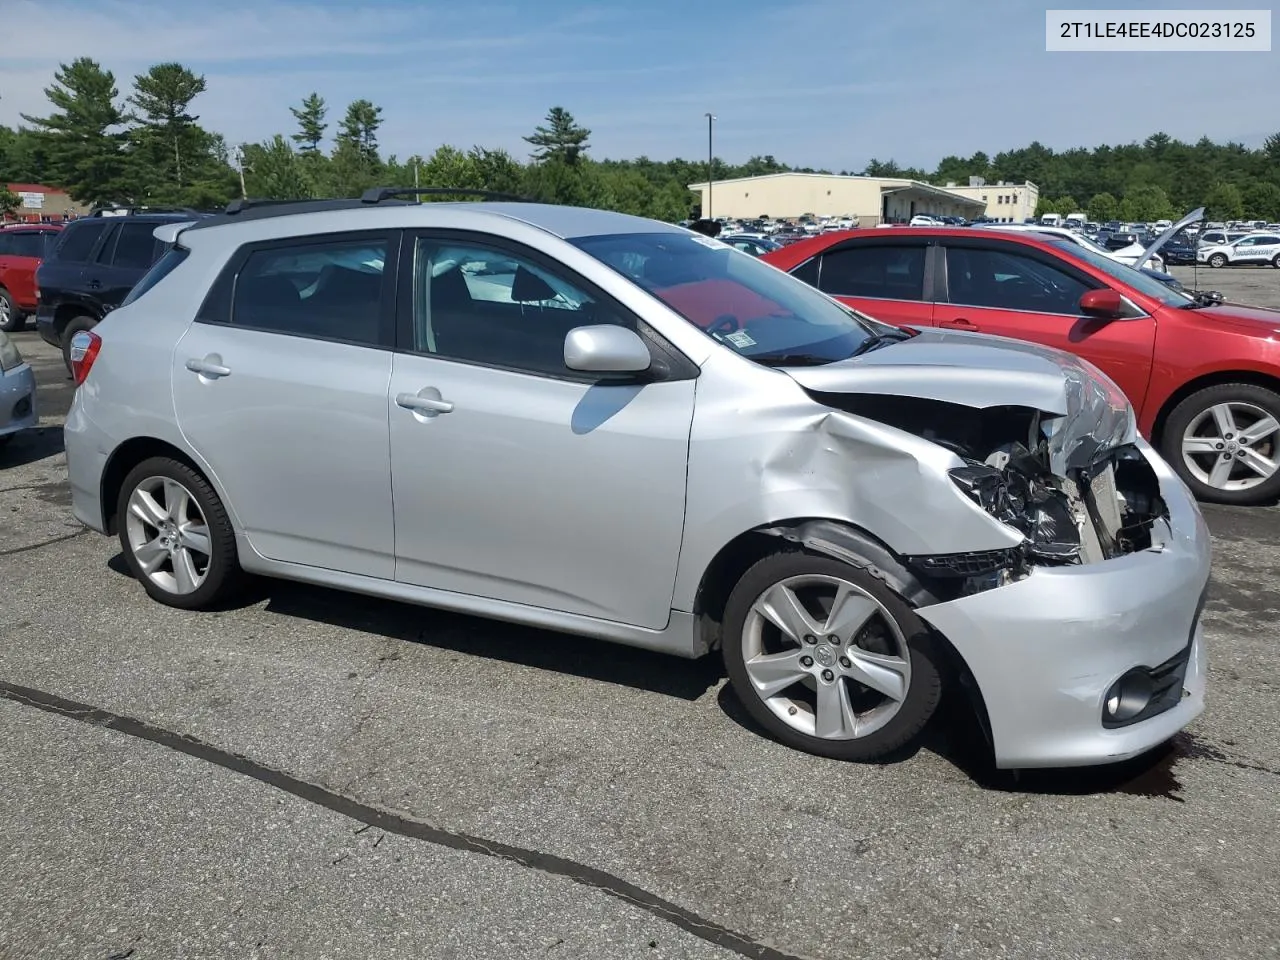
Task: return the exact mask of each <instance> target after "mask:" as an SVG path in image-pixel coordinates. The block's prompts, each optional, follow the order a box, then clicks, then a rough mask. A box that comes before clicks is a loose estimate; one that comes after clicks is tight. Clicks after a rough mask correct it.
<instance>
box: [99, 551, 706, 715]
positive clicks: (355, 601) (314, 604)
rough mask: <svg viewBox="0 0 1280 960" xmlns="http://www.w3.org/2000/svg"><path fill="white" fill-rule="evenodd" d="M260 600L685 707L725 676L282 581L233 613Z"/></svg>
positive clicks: (120, 560)
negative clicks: (645, 694) (629, 689)
mask: <svg viewBox="0 0 1280 960" xmlns="http://www.w3.org/2000/svg"><path fill="white" fill-rule="evenodd" d="M107 565H108V566H109V567H110V568H111V569H112V570H114V571H115V572H116V573H119V574H122V575H124V576H130V574H129V569H128V567H127V566H126V565H125V562H124V557H123V555H121V554H116V555H115V556H114V557H112V558H111V559H110V560H109V561H108V563H107ZM264 600H265V601H266V609H267V611H269V612H270V613H275V614H280V615H281V616H286V617H293V618H295V619H299V620H310V621H312V622H315V623H325V624H329V625H331V626H336V627H343V628H346V629H348V630H360V631H363V632H365V633H374V634H378V635H380V636H383V637H387V638H388V639H393V640H401V641H405V642H408V643H422V644H427V645H429V646H432V647H435V648H437V649H440V650H452V651H454V652H456V653H463V654H467V655H469V656H475V657H485V658H487V659H490V660H502V661H505V662H508V663H516V664H520V665H521V666H526V667H535V668H537V669H539V670H552V671H555V672H557V673H565V674H570V675H572V676H577V677H583V678H585V679H588V680H598V681H600V682H602V683H612V684H617V685H619V686H625V687H633V688H636V689H641V690H648V691H651V692H653V693H660V694H663V695H665V696H669V697H678V698H680V699H682V700H697V699H698V698H699V697H701V696H702V695H703V694H704V693H706V692H707V691H708V690H710V689H711V688H712V687H714V686H715V685H716V684H717V683H718V682H719V680H720V678H721V677H722V676H723V670H722V668H721V664H720V658H719V657H716V656H710V657H703V658H701V659H699V660H683V659H681V658H679V657H672V656H668V655H666V654H661V653H654V652H651V651H648V650H640V649H637V648H634V647H624V646H622V645H620V644H614V643H607V642H605V641H602V640H594V639H592V638H590V637H576V636H571V635H569V634H561V633H554V632H552V631H549V630H538V629H535V628H532V627H522V626H518V625H515V624H508V623H502V622H501V621H498V620H489V619H485V618H482V617H470V616H466V615H465V614H458V613H450V612H448V611H444V610H436V609H433V608H431V607H419V606H414V605H413V604H408V603H400V602H398V601H395V600H383V599H380V598H376V597H364V596H361V595H359V594H355V593H346V592H343V591H341V590H332V589H327V588H323V587H312V586H308V585H306V584H299V583H291V582H288V581H284V580H266V579H255V580H253V581H251V583H250V585H249V586H248V588H247V589H246V591H245V593H244V595H243V596H242V597H241V598H240V599H239V601H238V602H237V603H236V604H234V607H235V608H242V607H245V606H249V605H252V604H255V603H261V602H263V601H264Z"/></svg>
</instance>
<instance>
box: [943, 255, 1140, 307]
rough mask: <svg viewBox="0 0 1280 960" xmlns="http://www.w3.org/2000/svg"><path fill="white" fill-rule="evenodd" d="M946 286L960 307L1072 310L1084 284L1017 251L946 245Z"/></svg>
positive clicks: (1081, 293)
mask: <svg viewBox="0 0 1280 960" xmlns="http://www.w3.org/2000/svg"><path fill="white" fill-rule="evenodd" d="M1073 248H1074V247H1073ZM1074 249H1083V248H1074ZM1134 272H1135V273H1136V272H1137V271H1134ZM947 289H948V293H949V295H950V300H951V302H952V303H956V304H963V305H964V306H969V307H994V308H997V309H1001V310H1025V311H1029V312H1033V313H1061V314H1071V315H1075V314H1079V312H1080V306H1079V305H1080V297H1081V296H1082V295H1084V293H1085V292H1086V291H1088V290H1089V289H1090V288H1089V287H1088V286H1086V285H1085V284H1084V283H1082V282H1081V281H1079V280H1077V279H1076V278H1075V277H1073V276H1070V275H1069V274H1067V273H1064V272H1063V271H1061V270H1058V269H1056V268H1055V267H1051V266H1049V265H1048V264H1046V263H1044V262H1042V261H1040V260H1036V259H1033V258H1031V257H1028V256H1025V255H1023V254H1021V253H1014V252H1011V251H1006V250H995V249H985V250H982V249H977V248H974V247H948V248H947Z"/></svg>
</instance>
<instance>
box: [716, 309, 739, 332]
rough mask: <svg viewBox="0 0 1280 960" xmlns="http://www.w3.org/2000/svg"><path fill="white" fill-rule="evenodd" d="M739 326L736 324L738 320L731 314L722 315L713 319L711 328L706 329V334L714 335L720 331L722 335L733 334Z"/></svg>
mask: <svg viewBox="0 0 1280 960" xmlns="http://www.w3.org/2000/svg"><path fill="white" fill-rule="evenodd" d="M740 326H742V324H740V323H739V322H738V318H737V317H735V316H734V315H733V314H732V313H722V314H721V315H720V316H718V317H716V318H715V320H714V321H713V322H712V324H711V326H709V327H707V333H710V334H716V333H720V332H722V331H723V332H724V333H733V331H735V330H737V329H738V328H739V327H740Z"/></svg>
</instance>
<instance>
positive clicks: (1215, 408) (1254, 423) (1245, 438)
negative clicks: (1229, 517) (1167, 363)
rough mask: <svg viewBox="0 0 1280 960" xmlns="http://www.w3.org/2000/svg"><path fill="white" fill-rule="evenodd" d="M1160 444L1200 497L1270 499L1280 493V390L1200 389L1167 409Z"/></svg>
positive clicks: (1247, 386)
mask: <svg viewBox="0 0 1280 960" xmlns="http://www.w3.org/2000/svg"><path fill="white" fill-rule="evenodd" d="M1160 447H1161V453H1162V454H1163V455H1164V458H1165V459H1166V460H1167V461H1168V462H1169V464H1170V465H1171V466H1172V467H1173V469H1174V470H1175V471H1177V473H1178V475H1179V476H1181V477H1182V479H1183V480H1184V481H1185V482H1186V484H1187V486H1188V487H1190V488H1191V492H1192V493H1194V494H1195V495H1196V498H1197V499H1199V500H1205V501H1208V502H1210V503H1230V504H1236V505H1238V506H1248V505H1252V504H1257V503H1267V502H1269V501H1272V500H1274V499H1275V498H1276V497H1277V496H1280V393H1276V391H1274V390H1269V389H1267V388H1266V387H1260V386H1257V385H1256V384H1252V383H1224V384H1219V385H1218V386H1213V387H1207V388H1205V389H1204V390H1199V391H1197V392H1196V393H1193V394H1192V395H1191V396H1189V397H1187V399H1185V400H1183V401H1182V402H1181V403H1180V404H1178V405H1177V406H1176V407H1174V409H1173V412H1172V413H1170V414H1169V419H1168V421H1167V422H1166V423H1165V426H1164V432H1163V435H1162V436H1161V441H1160Z"/></svg>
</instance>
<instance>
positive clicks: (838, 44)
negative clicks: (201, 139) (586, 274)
mask: <svg viewBox="0 0 1280 960" xmlns="http://www.w3.org/2000/svg"><path fill="white" fill-rule="evenodd" d="M1080 5H1082V6H1084V5H1086V4H1084V3H1081V4H1080ZM1094 5H1095V6H1101V5H1102V4H1099V3H1097V2H1096V0H1095V3H1094ZM1124 5H1125V6H1126V7H1132V8H1137V7H1144V6H1145V7H1154V8H1157V9H1159V8H1176V7H1197V6H1198V7H1201V8H1204V7H1210V6H1213V4H1212V3H1210V2H1209V0H1199V2H1198V3H1179V2H1177V0H1164V2H1163V3H1159V4H1154V5H1153V4H1142V3H1140V2H1135V0H1130V2H1128V3H1126V4H1124ZM1248 5H1249V4H1241V3H1232V4H1223V5H1221V6H1224V7H1225V6H1231V7H1239V6H1248ZM1045 6H1046V4H1036V3H1031V2H1026V0H990V2H964V0H893V2H889V3H882V2H868V0H774V2H763V0H703V2H701V3H699V2H696V0H630V2H616V0H595V2H592V3H586V2H582V0H521V2H515V0H506V2H502V0H497V2H490V0H470V2H457V0H453V2H449V3H439V2H435V0H383V2H378V3H364V4H361V3H359V2H356V0H344V2H329V0H279V2H273V0H257V2H254V3H246V2H243V0H220V2H218V3H217V4H216V5H215V4H210V3H207V2H191V0H182V2H175V0H169V2H163V3H154V2H150V0H4V3H3V7H4V10H5V21H6V24H7V26H8V28H9V29H7V30H6V33H7V35H8V43H7V44H6V50H5V55H4V57H3V59H0V123H4V124H9V125H13V124H15V123H17V122H18V121H19V116H18V115H19V113H35V114H43V113H46V112H48V107H47V103H46V101H45V99H44V96H43V93H42V90H43V88H44V87H46V86H47V85H48V84H49V83H50V81H51V80H52V76H53V72H54V70H55V69H56V68H57V65H58V62H59V61H67V60H70V59H72V58H73V57H76V56H90V57H93V58H95V59H97V60H98V61H99V62H101V63H102V64H103V65H104V66H105V67H107V68H108V69H110V70H112V71H113V72H114V73H115V75H116V78H117V81H118V82H119V83H120V86H121V88H122V93H123V92H124V89H125V88H126V87H127V86H128V82H129V79H130V78H131V77H132V76H133V75H134V74H136V73H139V72H142V71H143V70H145V69H146V67H147V66H148V65H150V64H151V63H153V62H156V61H159V60H170V59H171V60H178V61H181V62H182V63H185V64H187V65H188V66H190V67H191V68H192V69H194V70H196V71H197V72H200V73H202V74H204V75H205V77H206V79H207V81H208V92H207V93H205V94H204V95H203V96H201V97H200V98H199V99H197V100H196V102H195V107H194V111H195V112H196V113H198V114H199V115H200V116H201V122H202V123H204V124H205V125H206V126H208V127H210V128H211V129H215V130H218V131H220V132H221V133H223V134H224V135H226V137H227V139H228V140H229V141H230V142H233V143H234V142H242V141H257V140H261V139H264V138H266V137H269V136H270V135H271V134H273V133H275V132H284V133H290V132H292V131H293V128H294V125H293V118H292V117H291V116H290V114H289V111H288V107H289V106H290V105H291V104H296V103H297V102H298V101H299V100H300V99H301V98H302V97H303V96H305V95H306V94H307V93H309V92H310V91H312V90H316V91H318V92H319V93H320V94H321V95H322V96H324V97H325V98H326V100H327V101H328V102H329V104H330V118H331V120H334V121H335V122H336V119H337V118H338V117H340V116H341V113H342V111H343V109H344V108H345V105H346V104H347V103H348V102H349V101H351V100H353V99H355V98H358V97H367V98H369V99H370V100H373V101H374V102H375V103H377V104H379V105H381V106H382V108H383V117H384V123H383V127H382V130H381V132H380V140H381V142H382V147H383V152H384V153H396V154H398V155H400V156H401V157H405V156H407V155H409V154H411V153H415V152H416V153H422V154H428V153H430V152H431V151H432V150H434V149H435V148H436V147H437V146H439V145H440V144H442V143H451V144H454V145H456V146H461V147H469V146H471V145H472V144H481V145H484V146H488V147H503V148H506V149H508V150H510V151H512V153H514V154H516V155H518V156H520V157H522V158H523V157H524V156H525V154H526V153H527V150H528V147H527V145H526V144H524V143H523V141H522V140H521V137H522V136H524V135H525V134H528V133H529V132H531V131H532V129H533V127H534V126H535V125H536V124H538V123H539V122H540V121H541V119H542V117H543V116H544V115H545V114H546V112H547V109H548V108H549V107H550V106H552V105H553V104H560V105H563V106H564V107H566V108H568V109H569V110H570V111H571V112H572V113H573V114H574V115H575V116H576V117H577V118H578V120H579V121H580V122H581V123H582V124H583V125H585V126H587V127H589V128H590V129H591V131H592V137H591V144H592V150H591V153H592V155H593V156H596V157H634V156H638V155H641V154H644V155H647V156H650V157H652V158H655V159H669V158H672V157H675V156H683V157H687V158H695V157H697V158H700V157H703V156H705V154H706V121H705V119H704V117H703V115H704V113H706V112H707V111H708V110H710V111H713V112H714V113H715V114H716V115H717V117H718V120H717V123H716V153H717V155H718V156H722V157H724V158H726V159H728V160H731V161H741V160H745V159H746V158H747V157H749V156H751V155H753V154H773V155H774V156H776V157H777V158H778V159H779V160H783V161H785V162H788V163H791V164H795V165H798V166H815V167H829V168H832V169H841V168H847V169H861V167H862V166H863V165H864V164H865V163H866V161H867V160H868V159H869V158H871V157H877V158H879V159H881V160H884V159H887V158H890V157H892V158H893V159H895V160H897V161H898V162H899V163H901V164H904V165H908V164H910V165H918V166H924V167H926V168H932V167H933V166H934V165H935V164H936V163H937V161H938V160H939V159H940V158H941V157H942V156H944V155H946V154H952V153H954V154H959V155H968V154H971V153H973V152H974V151H976V150H986V151H987V152H989V153H992V154H994V153H996V152H998V151H1000V150H1002V149H1008V148H1013V147H1018V146H1022V145H1025V144H1026V143H1029V142H1030V141H1032V140H1036V139H1038V140H1040V141H1041V142H1042V143H1045V144H1047V145H1049V146H1052V147H1054V148H1065V147H1070V146H1076V145H1089V146H1092V145H1094V144H1097V143H1103V142H1107V143H1120V142H1131V141H1134V140H1141V139H1143V138H1144V137H1146V136H1147V135H1148V134H1150V133H1153V132H1155V131H1157V130H1164V131H1166V132H1167V133H1169V134H1171V135H1173V136H1175V137H1178V138H1181V139H1188V140H1195V139H1198V138H1199V137H1201V136H1209V137H1211V138H1213V139H1215V140H1220V141H1223V140H1228V139H1233V140H1240V141H1243V142H1245V143H1247V144H1249V145H1251V146H1252V145H1257V144H1259V143H1261V141H1262V138H1263V137H1265V136H1266V135H1267V134H1269V133H1273V132H1276V130H1277V129H1280V119H1277V117H1276V115H1275V113H1274V111H1273V110H1271V109H1270V107H1269V104H1272V103H1273V102H1274V94H1275V91H1276V89H1277V86H1278V84H1280V55H1277V54H1276V53H1249V54H1218V53H1144V54H1137V53H1112V54H1081V53H1046V52H1045V50H1044V29H1045V28H1044V10H1045ZM1052 6H1054V7H1060V6H1072V5H1070V4H1063V3H1054V4H1052ZM1253 6H1255V7H1257V6H1261V4H1257V3H1255V4H1253ZM23 37H33V38H42V41H43V40H45V39H47V38H51V37H52V38H58V39H57V41H56V42H55V43H52V44H50V43H46V42H40V43H38V44H33V47H37V48H38V50H39V52H36V51H35V50H33V51H31V52H24V51H23V47H22V44H21V43H20V41H21V39H22V38H23ZM45 51H52V53H46V52H45Z"/></svg>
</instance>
